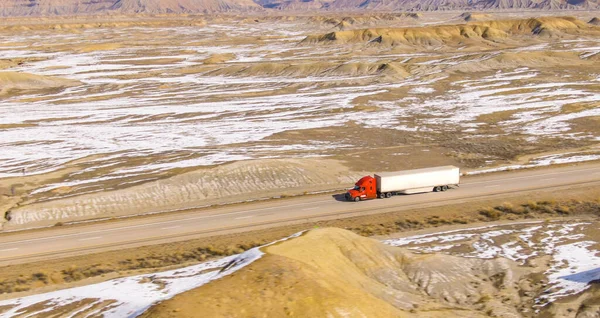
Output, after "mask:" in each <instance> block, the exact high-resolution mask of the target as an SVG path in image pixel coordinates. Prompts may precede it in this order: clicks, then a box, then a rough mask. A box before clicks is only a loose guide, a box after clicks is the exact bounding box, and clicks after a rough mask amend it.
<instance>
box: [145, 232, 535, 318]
mask: <svg viewBox="0 0 600 318" xmlns="http://www.w3.org/2000/svg"><path fill="white" fill-rule="evenodd" d="M264 251H265V252H266V255H265V256H263V257H262V258H261V259H259V260H257V261H255V262H254V263H252V264H250V265H248V266H247V267H245V268H243V269H241V270H239V271H238V272H236V273H234V274H232V275H229V276H226V277H224V278H222V279H220V280H218V281H214V282H212V283H210V284H207V285H204V286H202V287H200V288H198V289H195V290H192V291H189V292H186V293H183V294H180V295H177V296H175V297H174V298H172V299H170V300H167V301H164V302H162V303H160V304H158V305H155V306H153V307H151V308H150V309H149V310H148V311H147V312H146V313H144V314H143V315H142V316H141V317H194V316H195V315H197V313H198V312H202V314H203V315H204V316H206V317H259V316H260V317H285V316H296V317H487V316H488V315H491V316H497V317H518V313H517V312H516V310H515V309H514V304H515V303H516V302H518V299H519V296H518V292H517V291H516V290H515V288H514V286H515V285H516V282H517V280H518V279H519V278H520V277H521V276H522V274H523V272H522V270H521V269H519V268H518V267H517V266H515V264H514V263H513V262H512V261H508V260H505V259H493V260H481V259H473V258H460V257H454V256H448V255H441V254H412V253H410V252H407V251H405V250H403V249H400V248H396V247H390V246H387V245H384V244H382V243H380V242H379V241H376V240H373V239H368V238H363V237H360V236H358V235H356V234H354V233H352V232H349V231H346V230H342V229H335V228H326V229H316V230H311V231H309V232H308V233H305V234H304V235H303V236H301V237H299V238H295V239H291V240H288V241H284V242H282V243H279V244H277V245H273V246H270V247H267V248H264Z"/></svg>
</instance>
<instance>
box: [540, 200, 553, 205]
mask: <svg viewBox="0 0 600 318" xmlns="http://www.w3.org/2000/svg"><path fill="white" fill-rule="evenodd" d="M555 204H556V201H555V200H542V201H538V205H555Z"/></svg>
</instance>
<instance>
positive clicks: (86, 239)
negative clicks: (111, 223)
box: [78, 236, 102, 241]
mask: <svg viewBox="0 0 600 318" xmlns="http://www.w3.org/2000/svg"><path fill="white" fill-rule="evenodd" d="M101 238H102V236H94V237H86V238H82V239H78V241H91V240H97V239H101Z"/></svg>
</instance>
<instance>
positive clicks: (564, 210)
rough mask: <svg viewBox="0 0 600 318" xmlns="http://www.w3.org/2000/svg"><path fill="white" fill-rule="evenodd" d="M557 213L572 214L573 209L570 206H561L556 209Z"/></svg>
mask: <svg viewBox="0 0 600 318" xmlns="http://www.w3.org/2000/svg"><path fill="white" fill-rule="evenodd" d="M556 212H558V213H560V214H567V215H568V214H570V213H571V209H570V208H569V207H568V206H564V205H559V206H558V207H557V208H556Z"/></svg>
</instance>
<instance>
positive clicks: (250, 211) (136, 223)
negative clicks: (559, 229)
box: [0, 164, 600, 265]
mask: <svg viewBox="0 0 600 318" xmlns="http://www.w3.org/2000/svg"><path fill="white" fill-rule="evenodd" d="M567 186H590V187H598V186H600V165H599V164H588V165H578V166H568V167H560V168H548V169H539V170H529V171H515V172H507V173H497V174H490V175H481V176H472V177H463V178H462V180H461V184H460V187H459V188H457V189H452V190H449V191H446V192H437V193H434V192H431V193H422V194H414V195H401V196H394V197H392V198H389V199H375V200H370V201H362V202H346V201H344V200H343V193H339V194H334V195H332V194H323V195H310V196H301V197H296V198H290V199H279V200H268V201H260V202H253V203H245V204H237V205H229V206H222V207H218V208H207V209H195V210H190V211H186V212H178V213H170V214H160V215H154V216H147V217H139V218H128V219H122V220H118V221H111V222H91V223H85V224H78V225H75V226H62V227H53V228H47V229H39V230H30V231H21V232H13V233H3V234H1V235H0V265H8V264H18V263H25V262H29V261H34V260H41V259H48V258H58V257H63V256H70V255H80V254H85V253H92V252H98V251H104V250H116V249H121V248H127V247H134V246H141V245H150V244H159V243H165V242H172V241H179V240H186V239H192V238H197V237H202V236H210V235H215V234H225V233H235V232H241V231H246V230H251V229H260V228H269V227H273V226H279V225H286V224H298V223H302V222H310V221H317V220H324V219H333V218H343V217H351V216H357V215H365V214H375V213H384V212H393V211H402V210H409V209H415V208H425V207H432V206H443V205H446V204H452V203H460V202H469V201H478V200H484V199H489V198H493V197H502V196H514V195H515V194H518V193H524V192H527V191H557V192H558V191H560V189H561V188H564V187H567Z"/></svg>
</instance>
